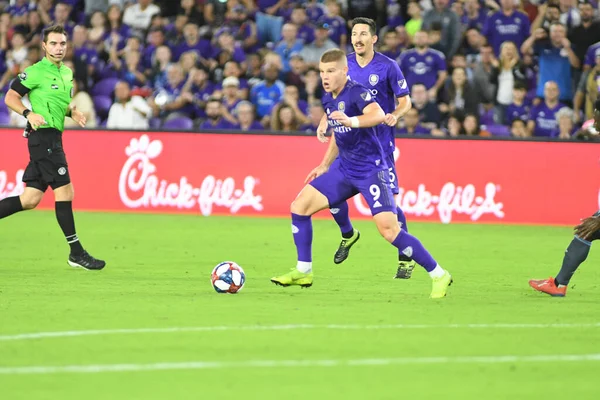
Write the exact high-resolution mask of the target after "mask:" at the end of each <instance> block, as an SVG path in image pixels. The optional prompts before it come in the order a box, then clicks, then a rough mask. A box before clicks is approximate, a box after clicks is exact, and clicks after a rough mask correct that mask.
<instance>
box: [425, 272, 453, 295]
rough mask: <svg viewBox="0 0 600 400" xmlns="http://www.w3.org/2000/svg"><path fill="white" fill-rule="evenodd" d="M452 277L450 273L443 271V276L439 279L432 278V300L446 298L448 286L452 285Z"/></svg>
mask: <svg viewBox="0 0 600 400" xmlns="http://www.w3.org/2000/svg"><path fill="white" fill-rule="evenodd" d="M452 282H453V280H452V275H450V272H448V271H445V273H444V275H442V276H441V277H439V278H434V279H433V282H432V283H431V295H430V296H429V297H431V298H432V299H441V298H442V297H445V296H446V292H447V291H448V286H450V285H452Z"/></svg>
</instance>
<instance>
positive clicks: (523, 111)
mask: <svg viewBox="0 0 600 400" xmlns="http://www.w3.org/2000/svg"><path fill="white" fill-rule="evenodd" d="M526 94H527V87H526V86H525V83H523V82H521V81H516V82H515V85H514V88H513V94H512V103H511V104H510V105H509V106H507V107H506V110H505V112H504V114H503V116H504V118H503V119H502V120H497V122H499V123H501V124H506V125H510V124H512V122H513V121H514V120H515V119H520V120H523V121H527V119H528V118H529V106H528V105H527V104H525V95H526Z"/></svg>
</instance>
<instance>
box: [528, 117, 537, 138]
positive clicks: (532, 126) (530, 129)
mask: <svg viewBox="0 0 600 400" xmlns="http://www.w3.org/2000/svg"><path fill="white" fill-rule="evenodd" d="M534 130H535V122H534V121H531V120H530V121H528V122H527V136H528V137H531V136H533V131H534Z"/></svg>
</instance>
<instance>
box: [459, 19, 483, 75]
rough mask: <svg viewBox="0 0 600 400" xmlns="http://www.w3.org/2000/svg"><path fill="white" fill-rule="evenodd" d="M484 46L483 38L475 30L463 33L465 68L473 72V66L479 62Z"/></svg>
mask: <svg viewBox="0 0 600 400" xmlns="http://www.w3.org/2000/svg"><path fill="white" fill-rule="evenodd" d="M484 45H485V38H484V37H483V35H481V33H479V31H478V30H477V29H475V28H471V29H469V30H468V31H467V32H466V33H465V43H464V51H465V57H466V59H467V66H468V67H469V68H470V69H471V70H473V71H474V70H475V66H476V65H477V64H478V63H479V61H480V60H481V56H480V53H481V49H482V47H483V46H484Z"/></svg>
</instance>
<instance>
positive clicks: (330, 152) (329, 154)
mask: <svg viewBox="0 0 600 400" xmlns="http://www.w3.org/2000/svg"><path fill="white" fill-rule="evenodd" d="M331 139H332V140H330V141H329V146H327V151H326V152H325V156H323V161H321V165H322V166H323V167H327V168H329V167H330V166H331V164H332V163H333V161H334V160H335V159H336V158H337V156H338V154H340V151H339V149H338V146H337V143H336V142H335V133H333V134H332V135H331Z"/></svg>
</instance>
